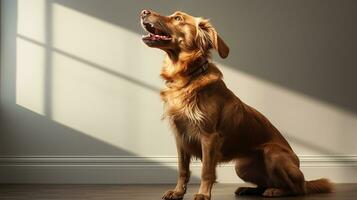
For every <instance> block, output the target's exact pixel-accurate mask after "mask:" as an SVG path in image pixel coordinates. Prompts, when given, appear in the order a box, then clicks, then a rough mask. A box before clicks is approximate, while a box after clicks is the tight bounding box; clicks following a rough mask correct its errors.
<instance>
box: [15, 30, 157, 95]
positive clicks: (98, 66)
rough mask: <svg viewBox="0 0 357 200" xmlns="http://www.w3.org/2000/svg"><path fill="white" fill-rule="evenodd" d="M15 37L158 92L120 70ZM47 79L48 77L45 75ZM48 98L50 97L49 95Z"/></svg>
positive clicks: (23, 37) (153, 87)
mask: <svg viewBox="0 0 357 200" xmlns="http://www.w3.org/2000/svg"><path fill="white" fill-rule="evenodd" d="M17 37H18V38H21V39H23V40H26V41H27V42H31V43H32V44H36V45H38V46H41V47H44V48H45V49H46V51H50V52H51V53H53V52H55V53H58V54H61V55H63V56H66V57H68V58H71V59H73V60H75V61H78V62H81V63H83V64H86V65H87V66H90V67H93V68H95V69H98V70H100V71H102V72H105V73H108V74H111V75H113V76H116V77H118V78H120V79H123V80H126V81H129V82H131V83H133V84H136V85H138V86H140V87H143V88H146V89H148V90H151V91H153V92H156V93H158V92H159V91H160V88H158V87H155V86H153V85H150V84H148V83H145V82H143V81H141V80H138V79H135V78H133V77H130V76H127V75H125V74H122V73H120V72H117V71H115V70H111V69H108V68H107V67H105V66H102V65H99V64H96V63H94V62H91V61H88V60H86V59H83V58H81V57H78V56H76V55H73V54H70V53H67V52H65V51H62V50H60V49H57V48H54V47H51V46H50V45H46V44H42V43H41V42H38V41H36V40H33V39H31V38H28V37H26V36H23V35H17ZM47 79H48V77H47ZM46 88H47V89H45V90H46V91H49V90H50V89H49V88H50V87H47V86H46ZM48 99H50V97H49V98H48Z"/></svg>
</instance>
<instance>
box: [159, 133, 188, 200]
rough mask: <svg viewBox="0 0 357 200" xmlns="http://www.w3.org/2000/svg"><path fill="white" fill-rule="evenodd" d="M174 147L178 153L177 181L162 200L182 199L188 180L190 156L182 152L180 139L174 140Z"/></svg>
mask: <svg viewBox="0 0 357 200" xmlns="http://www.w3.org/2000/svg"><path fill="white" fill-rule="evenodd" d="M176 146H177V153H178V170H179V172H178V179H177V184H176V187H175V189H174V190H169V191H167V192H166V193H165V194H164V195H163V196H162V199H165V200H175V199H182V198H183V196H184V195H185V193H186V188H187V183H188V181H189V179H190V161H191V155H190V154H189V153H187V152H185V151H184V149H183V147H182V141H181V138H179V137H177V138H176Z"/></svg>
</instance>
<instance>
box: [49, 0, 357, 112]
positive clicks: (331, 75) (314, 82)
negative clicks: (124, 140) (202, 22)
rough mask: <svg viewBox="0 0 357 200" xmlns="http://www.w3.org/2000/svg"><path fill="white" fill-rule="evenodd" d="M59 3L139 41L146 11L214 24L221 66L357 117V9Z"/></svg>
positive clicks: (306, 4) (321, 4)
mask: <svg viewBox="0 0 357 200" xmlns="http://www.w3.org/2000/svg"><path fill="white" fill-rule="evenodd" d="M54 2H55V3H58V4H61V5H64V6H67V7H69V8H73V9H76V10H78V11H80V12H83V13H86V14H89V15H92V16H94V17H96V18H99V19H102V20H105V21H107V22H109V23H112V24H115V25H118V26H120V27H125V28H127V29H129V30H131V31H133V32H136V33H141V32H142V30H141V27H140V26H139V25H138V13H139V12H140V10H142V9H144V8H152V9H154V10H157V11H158V12H160V13H163V14H170V13H172V12H173V11H175V10H183V11H186V12H188V13H192V14H194V15H196V16H205V17H208V18H211V19H212V21H213V24H214V25H215V26H216V27H217V30H218V32H219V33H220V34H221V36H222V37H223V38H224V39H225V40H226V41H227V43H228V44H229V46H230V48H231V54H230V56H229V57H228V58H227V59H225V60H222V59H219V58H217V60H218V61H219V62H220V63H222V64H225V65H226V66H229V67H232V68H234V69H237V70H240V71H244V72H247V73H249V74H252V75H254V76H257V77H259V78H261V79H264V80H267V81H269V82H272V83H275V84H278V85H281V86H283V87H286V88H289V89H291V90H294V91H297V92H299V93H303V94H306V95H308V96H311V97H313V98H316V99H319V100H322V101H325V102H327V103H330V104H333V105H336V106H338V107H340V108H343V109H345V110H348V111H352V112H354V113H357V104H356V103H355V102H357V93H356V92H355V90H356V88H355V85H356V84H355V74H357V68H356V67H355V66H356V65H357V60H356V53H355V52H357V38H356V35H357V26H355V20H354V19H356V18H357V13H356V12H355V10H356V9H357V2H356V1H342V2H340V1H333V0H328V1H324V0H317V1H281V0H274V1H273V2H271V1H269V2H268V1H264V2H262V1H259V0H251V1H244V0H240V1H227V2H225V3H222V2H220V1H213V0H211V1H206V0H197V1H176V2H175V1H169V2H168V1H164V0H158V1H139V0H130V1H129V0H127V1H115V0H108V1H106V3H101V2H100V1H95V0H90V1H86V3H83V2H82V1H72V0H55V1H54ZM202 5H205V6H204V7H202Z"/></svg>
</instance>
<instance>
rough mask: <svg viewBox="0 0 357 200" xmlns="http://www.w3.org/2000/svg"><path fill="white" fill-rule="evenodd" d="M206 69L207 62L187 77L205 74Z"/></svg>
mask: <svg viewBox="0 0 357 200" xmlns="http://www.w3.org/2000/svg"><path fill="white" fill-rule="evenodd" d="M207 69H208V61H207V60H206V61H205V62H204V63H203V64H202V65H201V66H199V67H197V68H196V69H194V70H193V71H191V72H190V73H189V74H188V75H189V76H191V77H197V76H199V75H201V74H203V73H205V72H206V71H207Z"/></svg>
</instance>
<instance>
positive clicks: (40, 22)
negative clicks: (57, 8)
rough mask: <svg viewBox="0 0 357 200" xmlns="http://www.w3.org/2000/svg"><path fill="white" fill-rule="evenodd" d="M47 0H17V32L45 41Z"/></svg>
mask: <svg viewBox="0 0 357 200" xmlns="http://www.w3.org/2000/svg"><path fill="white" fill-rule="evenodd" d="M45 1H46V0H32V1H28V0H17V9H18V11H17V13H18V14H17V22H18V23H17V32H18V34H20V35H26V36H27V37H29V38H32V39H33V40H36V41H39V42H42V43H44V42H45V40H46V35H45V34H46V33H45V20H46V16H45V15H46V14H45V9H46V7H45Z"/></svg>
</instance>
